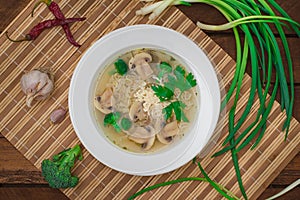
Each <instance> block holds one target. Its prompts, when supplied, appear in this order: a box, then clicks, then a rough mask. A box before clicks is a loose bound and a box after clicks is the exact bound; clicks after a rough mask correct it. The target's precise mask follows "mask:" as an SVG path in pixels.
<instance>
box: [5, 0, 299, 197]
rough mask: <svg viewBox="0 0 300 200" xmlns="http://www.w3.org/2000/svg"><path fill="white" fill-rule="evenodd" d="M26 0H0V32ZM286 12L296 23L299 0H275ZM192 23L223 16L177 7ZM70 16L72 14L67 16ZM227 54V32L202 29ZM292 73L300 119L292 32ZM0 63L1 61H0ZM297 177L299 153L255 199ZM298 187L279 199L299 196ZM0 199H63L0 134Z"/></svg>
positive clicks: (295, 45)
mask: <svg viewBox="0 0 300 200" xmlns="http://www.w3.org/2000/svg"><path fill="white" fill-rule="evenodd" d="M29 1H30V0H10V1H7V0H0V19H1V20H0V33H1V32H2V31H3V30H4V29H5V27H6V26H7V25H8V24H9V23H10V22H12V21H13V19H14V18H15V17H16V16H17V15H18V13H19V12H20V11H21V10H22V9H23V8H24V7H25V6H26V5H27V3H28V2H29ZM277 2H278V3H279V4H280V5H281V6H282V7H283V8H284V9H285V10H286V12H287V13H288V14H289V15H290V16H291V17H292V18H293V19H294V20H296V21H297V22H300V15H299V11H300V1H299V0H277ZM178 8H179V9H181V10H182V11H183V12H184V13H185V14H186V15H187V16H188V17H189V18H190V19H192V20H193V21H194V22H196V21H197V20H201V21H203V22H207V23H212V24H220V23H223V22H225V20H224V18H223V17H222V16H221V15H220V14H219V13H218V12H216V11H215V10H214V9H212V8H210V7H208V6H205V5H201V4H194V5H193V6H192V7H184V6H179V7H178ZM69 17H72V16H69ZM206 33H207V34H208V35H209V36H210V37H211V38H212V39H213V40H214V41H215V42H217V43H218V44H219V45H220V46H221V47H222V48H223V49H224V50H225V51H226V52H227V53H228V54H229V55H231V56H232V57H233V58H235V45H233V44H234V38H233V35H232V33H231V32H230V31H228V32H225V33H221V32H206ZM287 37H288V42H289V44H290V49H291V54H292V58H293V62H294V74H295V107H294V117H295V118H296V119H297V120H298V121H300V39H299V38H297V37H296V35H295V34H294V33H292V32H288V33H287ZM0 62H1V61H0ZM299 178H300V153H298V154H297V155H296V157H295V158H294V159H293V160H292V161H291V162H290V163H288V164H287V166H286V167H285V169H284V170H283V171H282V172H281V173H280V174H279V175H278V176H277V178H276V179H275V180H274V181H273V182H272V183H271V185H269V186H268V188H267V189H266V190H265V191H264V193H263V194H262V195H261V196H260V198H259V199H265V198H266V197H269V196H272V195H274V194H276V193H278V192H280V191H281V190H282V189H283V188H285V187H286V186H288V185H289V184H291V183H292V182H293V181H295V180H297V179H299ZM299 194H300V187H299V186H298V187H297V188H295V189H294V190H292V191H291V192H289V193H287V194H286V195H284V196H282V197H281V198H279V199H288V200H292V199H299ZM0 199H5V200H7V199H67V197H66V196H65V195H64V194H63V193H61V192H60V191H59V190H57V189H52V188H49V187H48V185H47V183H46V182H45V181H44V180H43V177H42V176H41V173H40V171H39V170H37V169H36V168H35V167H34V166H33V165H32V164H31V163H30V162H29V161H28V160H26V158H25V157H23V155H22V154H20V153H19V152H18V151H17V150H16V149H15V148H14V147H13V146H12V145H11V144H10V143H9V142H8V141H7V140H6V139H5V138H4V137H3V136H2V135H1V133H0Z"/></svg>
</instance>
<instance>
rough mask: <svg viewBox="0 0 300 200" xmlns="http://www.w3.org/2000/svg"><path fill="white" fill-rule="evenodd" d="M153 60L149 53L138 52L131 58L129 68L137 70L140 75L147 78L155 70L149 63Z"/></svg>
mask: <svg viewBox="0 0 300 200" xmlns="http://www.w3.org/2000/svg"><path fill="white" fill-rule="evenodd" d="M151 61H152V57H151V55H150V54H148V53H145V52H143V53H139V54H136V55H135V56H134V57H132V58H131V59H130V60H129V69H131V70H136V72H137V73H138V75H139V76H140V77H141V78H142V79H143V80H145V79H147V78H148V77H150V76H151V74H153V70H152V69H151V67H150V65H149V62H151Z"/></svg>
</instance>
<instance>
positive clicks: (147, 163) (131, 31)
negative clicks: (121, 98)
mask: <svg viewBox="0 0 300 200" xmlns="http://www.w3.org/2000/svg"><path fill="white" fill-rule="evenodd" d="M153 35H159V36H160V37H162V38H157V37H153ZM124 38H127V39H128V40H129V42H128V41H124ZM122 40H123V41H122ZM174 41H176V44H174ZM183 45H184V46H183ZM138 47H147V48H154V49H155V47H157V48H160V49H166V50H167V51H169V52H171V53H173V54H175V55H178V56H179V57H180V59H181V60H183V61H184V62H185V63H187V64H188V65H189V67H188V68H189V69H192V73H193V74H194V75H195V77H196V80H197V82H198V81H199V80H200V81H199V82H201V83H202V84H203V85H201V86H199V87H200V89H199V90H200V93H201V92H202V90H203V91H206V92H207V94H206V92H205V94H204V92H203V94H200V98H201V100H200V101H201V103H200V108H199V109H200V113H201V112H204V110H205V109H207V108H208V107H207V106H205V107H204V106H203V105H204V103H205V101H207V102H206V103H208V104H211V108H209V109H210V111H212V112H214V114H215V115H213V114H212V113H207V112H206V113H204V114H203V115H208V116H205V117H203V116H202V118H201V119H200V120H203V119H206V120H210V123H209V124H208V125H207V123H204V124H203V123H202V124H201V125H203V127H205V128H203V127H201V128H203V129H204V131H203V130H202V131H203V132H206V134H205V135H204V136H205V138H203V137H202V135H201V134H196V133H197V130H200V129H199V124H196V125H195V126H194V128H193V129H192V132H194V133H195V134H191V133H188V134H187V135H186V136H184V137H183V138H184V139H183V141H180V144H177V145H175V146H174V147H173V148H171V149H169V150H166V151H163V152H160V153H157V154H155V153H154V154H132V153H128V152H127V151H122V150H120V149H119V148H117V147H115V148H113V146H112V145H111V144H109V142H108V141H106V140H103V138H102V136H100V135H99V134H96V135H92V134H93V133H94V132H95V131H96V132H99V131H100V132H101V130H100V129H99V126H95V121H94V120H95V119H93V117H92V116H91V115H92V114H91V112H93V111H92V110H91V107H92V106H91V102H92V99H93V98H92V96H93V92H94V91H92V90H93V87H92V84H93V82H95V77H97V76H98V74H99V72H100V71H101V69H102V68H104V65H105V64H106V63H105V61H107V59H109V58H111V57H112V56H113V55H115V53H116V52H120V51H126V49H133V48H138ZM180 48H181V49H182V48H183V49H188V50H191V49H192V50H193V51H191V52H189V53H188V54H187V53H185V52H184V51H182V50H181V51H180V52H178V51H179V50H178V49H180ZM177 50H178V51H177ZM99 54H100V55H102V57H99V56H98V55H99ZM103 55H104V56H103ZM199 56H200V57H201V62H200V64H201V63H202V64H203V63H204V65H205V68H202V70H205V71H206V72H207V73H208V74H209V80H206V78H207V77H205V76H208V75H207V74H206V75H203V74H201V71H199V70H200V68H199V69H198V68H197V67H195V66H194V65H195V60H198V57H199ZM196 63H197V62H196ZM197 64H199V61H198V63H197ZM95 68H96V69H95ZM89 70H90V71H89ZM87 77H88V78H90V77H92V78H90V80H86V78H87ZM82 83H84V84H82ZM212 85H213V86H212ZM87 86H88V91H84V90H87V88H86V87H87ZM209 87H212V88H210V89H208V88H209ZM203 97H204V98H205V101H204V103H203V102H202V100H203V99H202V98H203ZM209 97H210V98H209ZM206 98H209V100H207V99H206ZM209 101H211V102H209ZM212 102H214V103H212ZM205 105H206V104H205ZM201 106H202V109H203V111H202V110H201ZM204 108H205V109H204ZM219 111H220V90H219V84H218V79H217V76H216V73H215V71H214V69H213V66H212V64H211V62H210V61H209V59H208V58H207V57H206V55H205V54H204V52H203V51H202V50H201V49H200V48H199V47H198V46H197V45H196V44H195V43H194V42H193V41H191V40H190V39H189V38H187V37H186V36H184V35H182V34H181V33H178V32H177V31H174V30H172V29H169V28H165V27H161V26H156V25H132V26H127V27H123V28H120V29H117V30H115V31H112V32H110V33H109V34H107V35H105V36H103V37H102V38H100V39H99V40H98V41H96V42H95V43H94V44H93V45H92V46H91V47H90V48H89V49H88V50H87V51H86V52H85V53H84V55H83V56H82V58H81V59H80V61H79V62H78V64H77V66H76V68H75V70H74V73H73V76H72V79H71V83H70V89H69V112H70V118H71V122H72V125H73V127H74V129H75V132H76V134H77V136H78V138H79V139H80V141H81V142H82V144H83V145H84V146H85V148H86V149H87V150H88V151H89V152H90V153H91V154H92V155H93V156H94V157H95V158H96V159H97V160H99V161H100V162H102V163H104V164H105V165H107V166H109V167H111V168H113V169H115V170H118V171H121V172H124V173H128V174H133V175H144V174H146V175H154V174H159V173H160V172H162V171H166V170H167V171H171V170H174V169H175V168H177V167H180V166H181V165H183V164H185V163H186V162H188V161H189V160H191V159H192V158H193V157H194V156H196V155H197V153H199V152H200V151H201V149H202V148H203V147H204V146H205V144H206V143H207V142H208V140H209V138H210V137H211V135H212V133H213V130H214V128H215V127H216V123H217V120H218V115H219ZM82 120H83V121H84V120H86V121H84V123H82V122H81V121H82ZM198 120H199V119H197V122H198ZM205 124H206V125H205ZM194 129H195V130H194ZM86 132H88V133H86ZM99 136H100V137H99ZM91 137H92V138H91ZM94 137H95V138H94ZM95 141H101V143H100V145H98V146H97V145H96V144H95ZM197 142H198V143H197ZM195 143H197V144H195ZM196 145H197V149H196ZM191 147H193V148H191ZM187 152H189V153H188V154H187ZM112 157H116V158H117V161H115V160H114V159H111V158H112ZM178 160H181V161H180V163H176V162H177V161H178ZM120 163H122V164H120ZM174 163H175V164H174ZM124 165H126V166H124ZM175 166H176V167H175Z"/></svg>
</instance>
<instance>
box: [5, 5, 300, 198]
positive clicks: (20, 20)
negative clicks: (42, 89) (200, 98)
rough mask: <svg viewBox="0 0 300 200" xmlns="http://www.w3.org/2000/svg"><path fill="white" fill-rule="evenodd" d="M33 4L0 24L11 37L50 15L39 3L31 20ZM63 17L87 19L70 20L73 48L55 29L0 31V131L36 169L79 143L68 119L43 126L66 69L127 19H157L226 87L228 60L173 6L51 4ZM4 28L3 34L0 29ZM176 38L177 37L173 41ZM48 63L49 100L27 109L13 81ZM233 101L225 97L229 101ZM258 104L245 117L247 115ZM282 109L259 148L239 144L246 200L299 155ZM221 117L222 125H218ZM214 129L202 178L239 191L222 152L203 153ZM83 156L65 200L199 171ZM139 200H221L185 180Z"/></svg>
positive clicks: (60, 98) (295, 132) (126, 190)
mask: <svg viewBox="0 0 300 200" xmlns="http://www.w3.org/2000/svg"><path fill="white" fill-rule="evenodd" d="M35 2H36V1H32V2H31V3H30V4H29V5H28V6H27V7H26V8H25V9H24V10H23V11H22V12H21V13H20V14H19V16H18V17H17V18H16V19H15V20H14V21H13V22H12V23H11V24H10V25H9V26H8V27H7V29H6V30H7V31H8V32H9V33H10V34H11V37H13V38H21V37H24V35H25V34H26V33H28V32H29V30H30V28H31V27H33V26H34V25H35V24H37V23H38V22H40V21H41V20H44V19H51V18H54V17H53V15H52V14H51V13H50V12H49V10H48V9H47V8H46V6H39V7H38V9H37V10H36V12H35V15H34V17H31V16H30V12H31V9H32V8H33V5H34V4H35ZM56 2H57V3H58V4H59V5H60V6H61V8H62V10H63V13H65V16H67V17H82V16H85V17H87V20H86V21H84V22H78V23H75V24H74V25H73V26H72V27H71V30H72V32H73V33H74V37H75V38H76V39H77V40H78V41H79V43H81V44H83V45H82V47H80V48H79V49H77V48H75V47H73V46H71V45H70V44H69V43H68V42H67V40H66V38H65V36H64V33H63V31H62V29H61V28H60V27H57V28H53V29H51V30H49V31H45V32H44V33H43V34H42V35H41V36H40V37H39V38H38V39H37V40H36V41H34V42H24V43H18V44H17V43H11V42H10V41H8V40H7V39H6V37H5V35H4V34H2V35H1V36H0V44H1V46H0V49H1V52H0V62H1V64H0V70H1V73H0V90H1V94H0V100H1V107H0V120H1V121H0V131H1V133H2V134H3V135H4V136H5V137H6V138H7V139H8V140H9V141H10V142H11V143H12V144H13V145H14V146H15V147H16V148H17V149H18V150H19V151H20V152H21V153H22V154H23V155H24V156H25V157H26V158H27V159H28V160H30V161H31V162H32V163H33V164H34V165H35V166H36V167H37V168H40V165H41V161H42V160H43V159H45V158H49V157H51V155H53V154H55V153H58V152H59V151H61V150H63V149H64V148H67V147H71V146H74V145H75V144H77V143H80V141H79V140H78V138H77V137H76V134H75V132H74V130H73V127H72V124H71V121H70V118H69V116H67V118H66V119H65V120H64V121H63V122H62V123H61V124H59V125H51V124H50V123H49V120H48V118H49V115H50V113H51V112H52V111H53V110H54V109H56V108H58V107H64V108H67V107H68V88H69V83H70V79H71V76H72V73H73V71H74V69H75V67H76V65H77V63H78V61H79V59H80V58H81V56H82V54H83V53H84V51H85V50H86V49H87V48H88V47H90V46H91V45H92V44H93V43H94V42H95V41H96V40H98V39H99V38H101V37H102V36H103V35H105V34H107V33H109V32H110V31H112V30H114V29H117V28H120V27H123V26H128V25H133V24H156V25H161V26H165V27H169V28H172V29H174V30H176V31H178V32H181V33H183V34H185V35H186V36H188V37H189V38H191V39H192V40H193V41H194V42H195V43H197V44H198V45H199V46H200V47H201V48H202V49H203V50H204V51H205V52H206V54H207V55H208V56H209V57H210V59H211V61H212V62H213V63H214V64H215V69H216V71H217V72H218V73H219V74H220V75H221V76H222V78H223V82H224V84H225V86H226V87H228V85H229V83H230V81H231V79H232V77H233V73H234V68H235V62H234V60H233V59H232V58H230V57H229V56H228V55H227V54H226V53H225V52H224V51H223V50H222V49H221V48H220V47H219V46H218V45H216V44H215V43H214V42H213V41H212V40H211V39H210V38H209V37H208V36H207V35H205V34H204V33H203V32H202V31H201V30H200V29H199V28H197V27H196V26H195V25H194V24H193V23H192V21H191V20H189V19H188V18H187V17H186V16H185V15H184V14H183V13H181V12H180V11H179V10H178V9H176V8H175V7H172V8H169V9H168V10H167V11H165V12H164V13H163V14H162V15H161V16H160V17H159V18H157V19H155V20H153V21H149V20H148V17H140V16H139V17H137V16H135V11H136V10H137V9H139V8H140V7H142V6H143V4H142V3H140V2H139V1H138V0H98V1H88V0H82V1H77V0H62V1H56ZM4 32H5V31H4ZM174 42H176V41H174ZM41 66H43V67H50V68H51V69H52V70H53V71H54V73H55V79H56V89H55V91H54V93H53V95H52V97H51V98H50V99H48V100H45V101H42V102H40V103H38V104H37V105H35V106H34V107H32V108H30V109H29V108H27V107H26V105H25V96H24V94H23V93H22V91H21V88H20V85H19V82H20V78H21V76H22V74H23V73H24V72H25V71H26V70H27V71H28V70H30V69H33V68H38V67H41ZM250 84H251V78H250V77H249V76H246V77H245V80H244V83H243V88H242V90H241V94H240V95H241V97H240V99H241V100H240V102H239V105H238V108H237V116H240V114H241V112H242V110H243V108H244V106H245V104H246V102H247V97H248V94H249V89H250ZM231 104H232V101H231V102H229V105H231ZM258 105H259V102H258V101H257V100H256V102H255V106H254V108H253V110H252V112H251V114H250V116H249V120H248V122H249V123H250V122H251V120H254V118H255V114H256V112H257V111H256V110H257V109H258ZM283 121H284V114H282V113H281V111H280V106H279V104H278V103H277V102H276V103H275V104H274V108H273V110H272V113H271V117H270V119H269V121H268V128H267V131H266V134H265V136H264V138H263V139H262V141H261V143H260V145H259V146H258V147H257V148H256V149H255V150H252V151H250V150H249V149H248V148H245V149H244V151H243V152H241V153H240V154H239V163H240V168H241V172H242V179H243V182H244V186H245V188H246V191H247V194H248V196H249V198H250V199H255V198H257V197H258V196H259V195H260V194H261V193H262V192H263V191H264V190H265V188H266V187H267V186H268V185H269V184H270V183H271V182H272V180H274V178H275V177H276V176H277V175H278V174H279V172H280V171H281V170H282V169H283V168H284V167H285V166H286V163H288V162H289V161H290V160H291V159H292V158H293V157H294V156H295V155H296V154H297V153H298V152H299V146H300V134H299V131H300V126H299V124H298V122H297V121H296V120H295V119H292V122H291V129H290V130H291V131H290V134H289V137H288V140H287V141H286V142H284V141H283V138H284V133H282V132H281V125H282V123H283ZM222 122H225V123H222ZM222 122H221V123H219V126H218V127H217V131H218V130H219V131H222V135H221V137H220V139H219V141H218V142H217V143H216V146H215V147H214V148H213V150H212V152H211V153H209V154H208V156H206V157H205V158H204V159H202V161H201V163H202V165H203V167H204V168H205V170H206V171H207V172H208V174H209V176H210V177H211V178H213V179H214V180H216V181H217V182H219V183H220V184H222V185H224V186H226V187H227V188H228V189H229V190H231V191H232V192H233V193H234V194H236V195H237V196H238V197H240V196H241V194H240V192H239V188H238V184H237V181H236V178H235V172H234V169H233V166H232V161H231V156H230V154H229V153H227V154H225V155H223V156H220V157H217V158H210V156H211V155H212V154H213V153H214V152H216V151H218V150H220V149H221V143H222V141H223V140H224V137H225V136H226V135H227V131H228V130H227V123H226V122H227V117H225V118H224V119H223V121H222ZM83 154H84V159H83V161H81V162H78V163H77V164H76V167H75V168H74V173H75V174H77V175H78V176H79V177H80V182H79V184H78V186H76V187H75V188H73V189H65V190H62V191H63V192H64V193H65V194H66V195H67V196H68V197H70V198H71V199H125V198H126V197H129V196H130V195H132V194H133V193H135V192H137V191H139V190H140V189H142V188H144V187H146V186H150V185H153V184H155V183H160V182H163V181H167V180H172V179H176V178H179V177H190V176H201V173H200V170H199V169H198V167H197V166H196V165H195V164H192V162H190V163H188V164H186V165H184V166H183V167H181V168H179V169H177V170H175V171H173V172H170V173H167V174H163V175H157V176H151V177H140V176H131V175H126V174H123V173H120V172H117V171H114V170H112V169H110V168H108V167H106V166H104V165H103V164H101V163H100V162H98V161H97V160H96V159H95V158H93V157H92V156H91V155H90V154H89V153H88V152H87V151H86V150H85V149H83ZM139 198H141V199H220V198H221V197H220V195H219V194H218V193H217V192H216V191H215V190H213V189H212V188H211V187H210V186H209V185H208V184H207V183H200V182H186V183H180V184H175V185H171V186H168V187H164V188H159V189H156V190H154V191H151V192H148V193H146V194H144V195H142V196H140V197H139Z"/></svg>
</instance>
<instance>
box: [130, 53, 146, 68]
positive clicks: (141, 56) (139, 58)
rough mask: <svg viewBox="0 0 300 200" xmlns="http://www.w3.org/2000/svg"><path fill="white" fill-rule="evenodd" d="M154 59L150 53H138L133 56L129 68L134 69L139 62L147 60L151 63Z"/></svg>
mask: <svg viewBox="0 0 300 200" xmlns="http://www.w3.org/2000/svg"><path fill="white" fill-rule="evenodd" d="M151 61H152V56H151V55H150V54H149V53H145V52H142V53H138V54H136V55H135V56H133V57H132V58H131V59H130V60H129V63H128V67H129V69H134V68H135V67H136V65H137V64H140V63H143V62H146V63H149V62H151Z"/></svg>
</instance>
